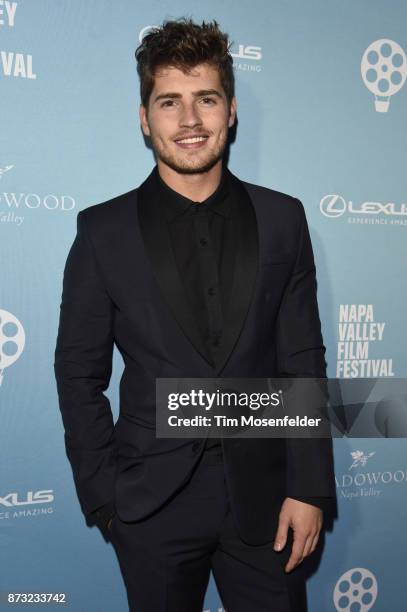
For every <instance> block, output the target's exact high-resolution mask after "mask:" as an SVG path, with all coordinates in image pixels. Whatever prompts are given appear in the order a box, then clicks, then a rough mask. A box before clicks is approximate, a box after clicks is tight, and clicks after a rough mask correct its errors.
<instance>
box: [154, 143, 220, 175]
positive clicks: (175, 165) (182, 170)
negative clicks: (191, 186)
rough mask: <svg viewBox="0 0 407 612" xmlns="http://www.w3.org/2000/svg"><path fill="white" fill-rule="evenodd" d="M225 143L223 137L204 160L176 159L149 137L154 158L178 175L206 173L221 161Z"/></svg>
mask: <svg viewBox="0 0 407 612" xmlns="http://www.w3.org/2000/svg"><path fill="white" fill-rule="evenodd" d="M226 143H227V138H226V137H224V138H223V139H222V141H221V142H219V143H218V146H217V147H216V148H215V149H214V150H211V151H210V152H208V153H207V154H206V155H205V157H206V159H203V160H201V159H195V160H193V159H182V157H181V156H180V157H179V158H178V157H177V156H176V155H175V154H172V153H171V152H170V151H168V150H167V149H166V148H164V147H162V145H161V142H160V141H159V140H158V139H157V138H155V137H153V136H151V144H152V147H153V150H154V153H155V156H156V158H158V159H159V160H160V161H161V162H162V163H163V164H166V165H167V166H169V168H171V169H172V170H174V171H175V172H178V174H202V173H204V172H208V171H209V170H211V168H213V167H214V166H215V165H216V164H217V163H218V161H219V160H220V159H222V157H223V154H224V152H225V148H226Z"/></svg>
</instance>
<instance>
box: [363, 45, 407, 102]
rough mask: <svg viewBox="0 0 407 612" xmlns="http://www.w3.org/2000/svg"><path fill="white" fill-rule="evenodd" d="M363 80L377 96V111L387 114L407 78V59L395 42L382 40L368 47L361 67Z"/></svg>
mask: <svg viewBox="0 0 407 612" xmlns="http://www.w3.org/2000/svg"><path fill="white" fill-rule="evenodd" d="M360 69H361V73H362V79H363V82H364V84H365V85H366V87H367V88H368V90H369V91H371V92H372V93H373V94H374V96H375V102H374V103H375V109H376V111H377V112H378V113H387V111H388V110H389V107H390V98H391V96H394V94H396V93H397V92H398V91H400V89H401V88H402V87H403V85H404V83H405V80H406V77H407V58H406V54H405V53H404V50H403V49H402V48H401V47H400V45H399V44H398V43H396V42H394V40H390V39H389V38H381V39H380V40H375V41H374V42H372V44H371V45H369V46H368V48H367V49H366V51H365V52H364V54H363V57H362V62H361V65H360Z"/></svg>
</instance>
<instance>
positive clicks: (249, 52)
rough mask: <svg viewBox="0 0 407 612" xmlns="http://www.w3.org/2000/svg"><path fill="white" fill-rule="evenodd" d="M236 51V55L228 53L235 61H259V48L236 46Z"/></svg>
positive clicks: (260, 54) (260, 55)
mask: <svg viewBox="0 0 407 612" xmlns="http://www.w3.org/2000/svg"><path fill="white" fill-rule="evenodd" d="M237 48H238V51H237V52H236V53H232V51H231V52H230V55H231V56H232V57H236V58H237V59H248V60H255V61H260V60H261V58H262V57H263V56H262V52H261V47H255V46H253V45H238V47H237Z"/></svg>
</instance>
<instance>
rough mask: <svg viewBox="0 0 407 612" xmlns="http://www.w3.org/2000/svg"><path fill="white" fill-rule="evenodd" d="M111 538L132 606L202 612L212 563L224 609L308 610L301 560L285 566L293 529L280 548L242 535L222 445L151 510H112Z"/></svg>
mask: <svg viewBox="0 0 407 612" xmlns="http://www.w3.org/2000/svg"><path fill="white" fill-rule="evenodd" d="M110 539H111V543H112V545H113V547H114V549H115V551H116V554H117V558H118V561H119V564H120V569H121V573H122V576H123V580H124V583H125V587H126V591H127V598H128V603H129V610H130V612H202V610H203V606H204V597H205V593H206V589H207V586H208V582H209V578H210V572H211V570H212V573H213V577H214V580H215V583H216V587H217V589H218V592H219V595H220V597H221V599H222V604H223V607H224V608H225V609H226V610H227V612H252V611H253V610H256V612H307V603H306V580H305V577H304V574H303V569H302V567H301V566H302V564H300V565H299V566H297V567H296V568H295V569H294V570H292V571H291V572H289V573H286V572H285V571H284V566H285V564H286V563H287V561H288V558H289V556H290V552H291V546H292V530H291V529H289V537H288V540H287V544H286V546H285V548H284V550H283V551H281V552H276V551H274V550H273V542H272V541H271V542H268V543H267V544H264V545H256V546H252V545H248V544H247V543H245V542H243V541H242V540H241V539H240V538H239V535H238V533H237V531H236V528H235V524H234V520H233V516H232V513H231V508H230V502H229V496H228V491H227V485H226V481H225V476H224V469H223V457H222V449H221V447H213V448H209V449H207V450H205V451H204V452H203V454H202V457H201V459H200V461H199V463H198V465H197V466H196V468H195V470H194V472H193V474H192V476H191V478H190V480H189V481H188V483H187V485H186V486H185V487H184V488H183V489H182V491H180V492H179V493H177V494H176V496H175V497H173V498H172V499H171V501H170V502H169V503H167V504H166V505H165V506H164V507H163V508H161V509H160V510H159V511H157V512H156V513H154V514H153V515H151V516H150V517H148V518H146V519H143V520H141V521H137V522H134V523H125V522H123V521H121V520H120V519H119V517H118V516H117V514H116V515H115V517H114V518H113V522H112V525H111V529H110ZM304 562H305V560H304V561H303V564H304Z"/></svg>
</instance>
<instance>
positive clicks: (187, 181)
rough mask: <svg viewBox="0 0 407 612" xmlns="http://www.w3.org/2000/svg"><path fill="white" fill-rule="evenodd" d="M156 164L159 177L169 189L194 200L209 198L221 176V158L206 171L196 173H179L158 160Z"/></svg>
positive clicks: (199, 200) (201, 200) (200, 200)
mask: <svg viewBox="0 0 407 612" xmlns="http://www.w3.org/2000/svg"><path fill="white" fill-rule="evenodd" d="M157 166H158V172H159V174H160V177H161V178H162V180H163V181H164V182H165V183H167V185H168V186H169V187H171V189H173V190H174V191H176V192H177V193H180V194H181V195H183V196H184V197H186V198H189V199H190V200H193V201H194V202H203V201H204V200H206V198H209V196H210V195H212V193H213V192H214V191H216V189H217V187H218V185H219V183H220V180H221V176H222V160H221V159H220V160H219V161H218V162H217V163H216V164H215V165H214V166H213V167H212V168H211V169H210V170H208V171H207V172H197V173H196V174H181V173H179V172H176V171H175V170H173V169H172V168H170V167H169V166H167V165H166V164H163V163H162V162H161V161H160V160H157Z"/></svg>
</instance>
